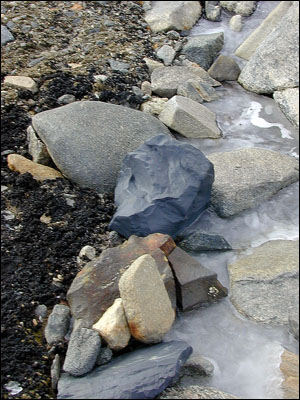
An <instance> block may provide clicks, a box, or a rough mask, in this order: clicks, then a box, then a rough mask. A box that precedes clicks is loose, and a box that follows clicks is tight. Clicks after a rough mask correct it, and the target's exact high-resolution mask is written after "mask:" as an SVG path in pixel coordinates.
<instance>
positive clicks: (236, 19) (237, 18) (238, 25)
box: [229, 15, 243, 32]
mask: <svg viewBox="0 0 300 400" xmlns="http://www.w3.org/2000/svg"><path fill="white" fill-rule="evenodd" d="M229 26H230V29H231V30H232V31H234V32H240V31H241V30H242V27H243V23H242V16H241V15H234V16H233V17H232V18H230V21H229Z"/></svg>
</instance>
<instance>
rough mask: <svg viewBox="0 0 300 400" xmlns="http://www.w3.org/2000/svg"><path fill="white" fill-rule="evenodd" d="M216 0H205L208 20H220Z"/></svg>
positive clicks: (219, 9)
mask: <svg viewBox="0 0 300 400" xmlns="http://www.w3.org/2000/svg"><path fill="white" fill-rule="evenodd" d="M217 3H218V2H217V1H206V2H205V14H206V18H207V19H208V20H209V21H220V20H221V11H222V9H221V7H220V6H219V5H218V4H217Z"/></svg>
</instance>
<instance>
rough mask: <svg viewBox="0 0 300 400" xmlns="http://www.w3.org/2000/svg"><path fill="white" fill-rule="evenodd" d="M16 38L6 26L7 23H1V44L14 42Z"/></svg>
mask: <svg viewBox="0 0 300 400" xmlns="http://www.w3.org/2000/svg"><path fill="white" fill-rule="evenodd" d="M14 40H15V38H14V36H13V35H12V34H11V33H10V31H9V30H8V29H7V28H6V26H5V25H1V46H3V45H5V44H6V43H8V42H13V41H14Z"/></svg>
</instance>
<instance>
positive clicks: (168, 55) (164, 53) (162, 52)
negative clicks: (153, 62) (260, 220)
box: [156, 44, 176, 65]
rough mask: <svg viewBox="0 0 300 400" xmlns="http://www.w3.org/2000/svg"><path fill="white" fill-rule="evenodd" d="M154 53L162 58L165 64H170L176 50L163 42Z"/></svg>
mask: <svg viewBox="0 0 300 400" xmlns="http://www.w3.org/2000/svg"><path fill="white" fill-rule="evenodd" d="M156 55H157V57H158V58H160V59H161V60H163V62H164V64H165V65H171V64H172V62H173V60H174V57H175V55H176V51H175V50H174V49H173V47H171V46H169V45H168V44H165V45H163V46H162V47H160V48H159V49H158V50H157V52H156Z"/></svg>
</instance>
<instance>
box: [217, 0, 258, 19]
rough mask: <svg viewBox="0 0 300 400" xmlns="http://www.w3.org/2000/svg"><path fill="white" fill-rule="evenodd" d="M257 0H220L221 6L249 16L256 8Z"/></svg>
mask: <svg viewBox="0 0 300 400" xmlns="http://www.w3.org/2000/svg"><path fill="white" fill-rule="evenodd" d="M256 3H257V1H220V6H221V7H222V8H225V9H226V10H228V11H231V12H233V13H235V14H239V15H242V16H243V17H249V15H251V14H253V13H254V11H255V10H256Z"/></svg>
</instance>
